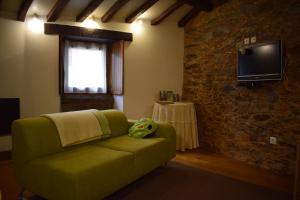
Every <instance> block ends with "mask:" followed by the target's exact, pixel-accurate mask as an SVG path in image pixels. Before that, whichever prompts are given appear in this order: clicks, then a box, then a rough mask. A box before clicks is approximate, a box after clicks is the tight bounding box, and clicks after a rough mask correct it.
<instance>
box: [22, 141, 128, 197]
mask: <svg viewBox="0 0 300 200" xmlns="http://www.w3.org/2000/svg"><path fill="white" fill-rule="evenodd" d="M133 159H134V156H133V154H131V153H128V152H121V151H115V150H111V149H107V148H101V147H97V146H90V145H86V146H81V147H80V148H74V149H70V150H68V151H64V152H60V153H56V154H53V155H50V156H46V157H43V158H39V159H36V160H34V161H31V162H29V163H28V165H27V167H26V173H27V176H29V177H31V178H30V179H27V180H26V183H25V184H26V186H27V188H28V189H29V190H31V191H39V195H41V196H44V197H47V198H48V199H50V200H52V199H53V200H66V199H72V200H77V199H87V200H88V199H89V200H93V199H95V200H99V199H100V198H102V197H104V196H106V195H108V194H110V193H111V192H113V191H115V190H116V189H118V188H120V187H122V186H123V185H124V184H126V183H128V182H129V181H130V176H129V174H128V172H129V171H132V167H133ZM116 174H118V175H116Z"/></svg>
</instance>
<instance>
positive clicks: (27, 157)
mask: <svg viewBox="0 0 300 200" xmlns="http://www.w3.org/2000/svg"><path fill="white" fill-rule="evenodd" d="M99 112H101V113H103V114H104V115H105V117H106V118H107V120H108V124H109V126H110V129H111V132H112V136H111V137H110V138H107V139H100V140H95V141H91V142H88V143H84V144H78V145H74V146H72V147H65V148H63V147H62V146H61V143H60V139H59V136H58V132H57V130H56V127H55V125H54V124H53V123H52V122H51V121H50V120H49V119H47V118H44V117H36V118H28V119H21V120H17V121H15V122H14V123H13V126H12V143H13V148H12V155H13V166H14V172H15V176H16V178H17V181H18V183H19V185H20V186H22V187H24V188H25V189H27V190H29V191H31V192H32V193H34V194H38V195H41V196H43V197H44V198H46V199H49V200H94V199H95V200H96V199H97V200H98V199H101V198H103V197H105V196H107V195H109V194H111V193H112V192H114V191H116V190H118V189H119V188H120V187H123V186H125V185H126V184H129V183H130V182H132V181H134V180H136V179H137V178H139V177H140V176H142V175H144V174H146V173H148V172H149V171H151V170H153V169H154V168H155V167H157V166H159V165H161V164H163V163H165V162H167V161H168V160H169V159H171V158H172V157H174V156H175V144H176V141H175V138H176V136H175V130H174V128H172V126H171V125H169V124H166V123H158V129H157V131H156V134H155V135H156V137H154V138H148V139H137V138H131V137H129V136H127V133H128V128H129V127H130V126H131V125H132V123H131V122H128V120H127V118H126V116H125V115H124V114H123V113H122V112H119V111H117V110H105V111H99Z"/></svg>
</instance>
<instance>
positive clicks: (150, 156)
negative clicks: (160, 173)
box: [95, 135, 172, 178]
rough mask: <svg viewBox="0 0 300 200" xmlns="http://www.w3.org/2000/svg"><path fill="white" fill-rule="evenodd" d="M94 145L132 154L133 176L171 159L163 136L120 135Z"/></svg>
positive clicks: (146, 171)
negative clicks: (142, 137)
mask: <svg viewBox="0 0 300 200" xmlns="http://www.w3.org/2000/svg"><path fill="white" fill-rule="evenodd" d="M95 145H98V146H101V147H106V148H110V149H113V150H118V151H125V152H130V153H133V154H134V158H135V160H134V169H133V170H134V171H133V172H132V174H134V178H137V177H140V176H142V175H144V174H146V173H148V172H150V171H151V170H153V169H154V168H156V167H159V166H160V165H161V164H163V163H164V162H166V161H167V160H169V159H171V158H172V156H170V155H171V152H170V151H171V150H170V149H168V141H167V139H164V138H147V139H141V138H134V137H130V136H128V135H122V136H119V137H115V138H110V139H107V140H104V141H99V142H98V143H96V144H95Z"/></svg>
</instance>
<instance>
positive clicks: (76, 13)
mask: <svg viewBox="0 0 300 200" xmlns="http://www.w3.org/2000/svg"><path fill="white" fill-rule="evenodd" d="M223 1H224V0H223ZM219 2H220V0H219V1H218V0H47V1H45V0H0V9H1V12H11V13H13V12H16V19H17V20H19V21H25V19H26V16H27V15H32V14H33V13H34V14H38V15H45V16H47V21H48V22H56V21H57V20H58V19H59V18H60V17H63V16H67V15H68V16H70V15H72V16H71V17H74V21H76V22H83V21H84V20H85V19H87V18H88V17H91V16H94V15H98V17H99V20H101V22H102V23H107V22H110V21H114V17H116V16H118V14H119V13H120V14H119V18H120V16H121V18H123V20H122V21H123V22H124V23H132V22H134V21H135V20H136V19H138V18H139V17H141V16H142V15H143V14H145V13H147V12H149V10H151V11H152V16H150V17H149V18H148V19H149V20H150V21H151V25H153V26H155V25H159V24H161V23H162V22H164V21H167V20H168V18H169V19H170V18H171V17H170V16H173V18H172V19H173V22H174V21H175V20H174V19H176V21H175V22H177V24H178V26H179V27H184V26H185V25H186V24H187V23H188V22H189V21H190V20H191V19H192V18H193V17H195V16H197V15H198V13H199V12H202V11H204V12H209V11H211V10H212V9H213V8H214V7H215V6H217V5H218V3H219ZM51 3H52V4H51ZM50 4H51V5H50ZM37 5H38V6H37ZM33 7H34V8H33ZM36 7H39V8H36ZM101 9H102V10H101ZM103 9H105V10H103ZM180 9H181V10H180ZM47 10H48V11H47ZM99 10H101V11H102V13H101V14H99ZM43 12H44V13H43ZM45 12H46V13H45ZM97 12H98V13H97ZM153 13H154V14H153ZM174 16H175V17H174Z"/></svg>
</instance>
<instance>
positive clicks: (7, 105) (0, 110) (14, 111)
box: [0, 98, 20, 136]
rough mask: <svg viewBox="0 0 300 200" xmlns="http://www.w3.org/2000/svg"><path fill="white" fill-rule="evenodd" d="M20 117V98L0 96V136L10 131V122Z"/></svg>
mask: <svg viewBox="0 0 300 200" xmlns="http://www.w3.org/2000/svg"><path fill="white" fill-rule="evenodd" d="M19 118H20V99H18V98H0V136H1V135H9V134H10V133H11V123H12V122H13V121H14V120H16V119H19Z"/></svg>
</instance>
